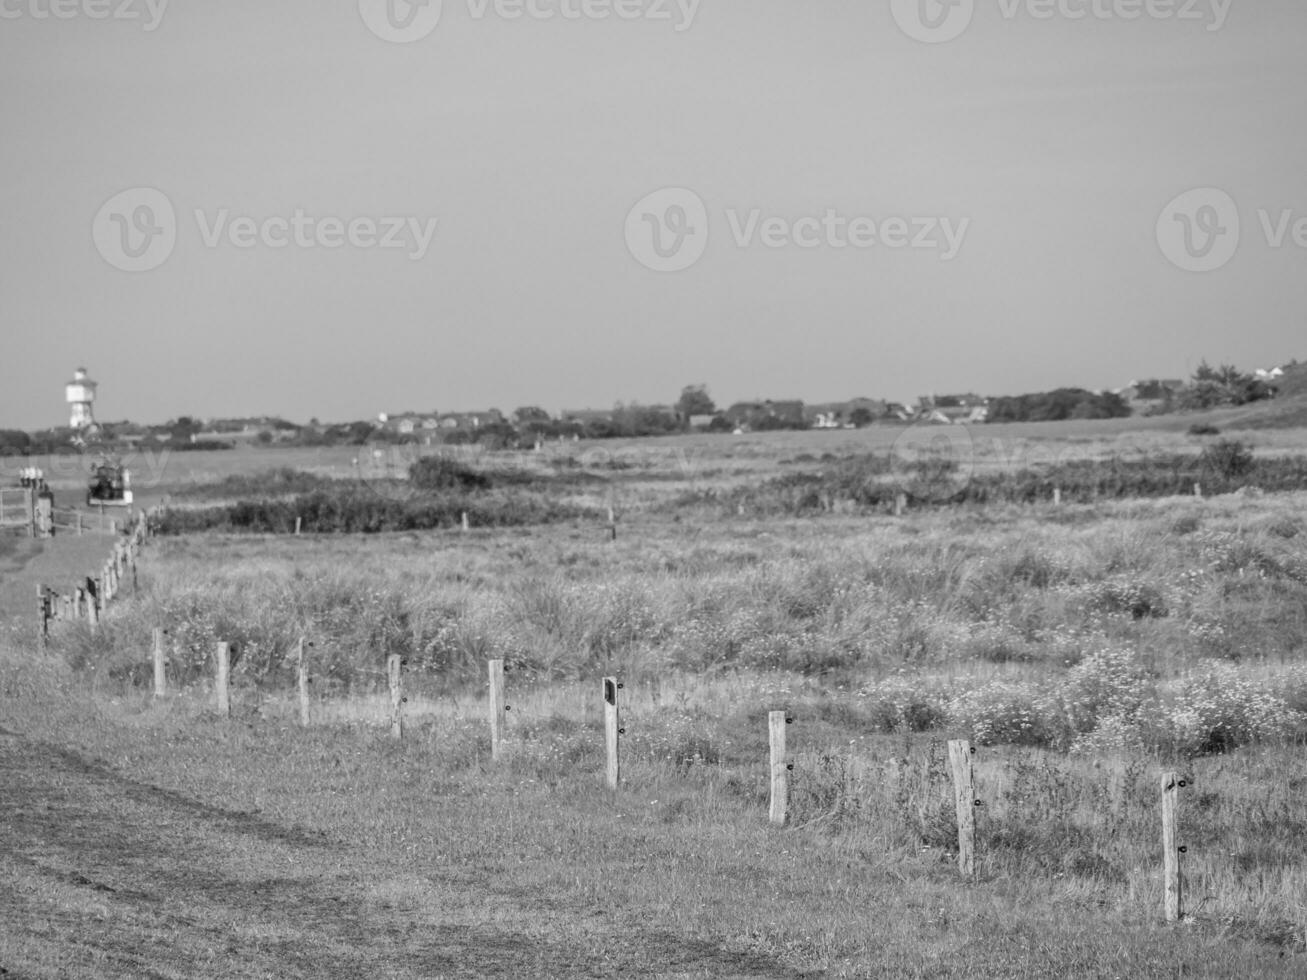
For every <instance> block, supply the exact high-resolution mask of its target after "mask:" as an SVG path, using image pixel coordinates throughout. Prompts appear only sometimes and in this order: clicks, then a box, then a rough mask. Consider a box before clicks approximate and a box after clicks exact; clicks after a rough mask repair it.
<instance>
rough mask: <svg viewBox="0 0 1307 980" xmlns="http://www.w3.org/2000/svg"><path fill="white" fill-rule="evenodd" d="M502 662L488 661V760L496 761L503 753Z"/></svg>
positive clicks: (503, 706) (504, 710)
mask: <svg viewBox="0 0 1307 980" xmlns="http://www.w3.org/2000/svg"><path fill="white" fill-rule="evenodd" d="M507 711H508V706H507V705H506V704H504V662H503V661H502V660H492V661H490V758H492V759H498V758H499V757H500V755H502V754H503V751H504V713H505V712H507Z"/></svg>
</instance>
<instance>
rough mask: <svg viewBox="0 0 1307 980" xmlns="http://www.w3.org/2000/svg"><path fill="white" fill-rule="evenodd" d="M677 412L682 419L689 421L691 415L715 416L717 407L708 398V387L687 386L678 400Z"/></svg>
mask: <svg viewBox="0 0 1307 980" xmlns="http://www.w3.org/2000/svg"><path fill="white" fill-rule="evenodd" d="M676 411H677V412H679V413H680V415H681V418H684V419H688V418H689V417H690V416H691V415H713V414H715V413H716V411H717V406H716V405H714V404H713V400H712V398H710V397H709V396H708V386H707V385H704V384H698V385H686V386H685V387H684V388H682V389H681V397H680V398H679V399H677V402H676Z"/></svg>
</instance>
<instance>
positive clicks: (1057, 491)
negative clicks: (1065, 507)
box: [1053, 487, 1062, 507]
mask: <svg viewBox="0 0 1307 980" xmlns="http://www.w3.org/2000/svg"><path fill="white" fill-rule="evenodd" d="M1053 506H1054V507H1061V506H1062V488H1061V487H1054V488H1053Z"/></svg>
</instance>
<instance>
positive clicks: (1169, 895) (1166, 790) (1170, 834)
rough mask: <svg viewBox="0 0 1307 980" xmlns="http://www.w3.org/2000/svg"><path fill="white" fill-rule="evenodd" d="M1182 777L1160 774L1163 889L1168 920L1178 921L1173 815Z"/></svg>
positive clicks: (1177, 856) (1177, 849)
mask: <svg viewBox="0 0 1307 980" xmlns="http://www.w3.org/2000/svg"><path fill="white" fill-rule="evenodd" d="M1183 785H1184V780H1183V779H1180V778H1179V777H1178V776H1177V775H1176V774H1175V773H1173V772H1168V773H1165V774H1164V775H1163V776H1162V890H1163V896H1164V897H1163V903H1164V906H1165V912H1166V921H1167V922H1178V921H1180V918H1181V917H1182V916H1183V915H1184V907H1183V903H1182V900H1181V898H1182V896H1181V894H1180V855H1181V854H1183V853H1184V848H1183V847H1177V846H1176V843H1175V816H1176V810H1177V804H1178V803H1179V802H1180V787H1182V786H1183Z"/></svg>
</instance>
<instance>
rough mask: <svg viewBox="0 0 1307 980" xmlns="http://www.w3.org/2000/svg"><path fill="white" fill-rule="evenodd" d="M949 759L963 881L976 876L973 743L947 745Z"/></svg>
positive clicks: (975, 805)
mask: <svg viewBox="0 0 1307 980" xmlns="http://www.w3.org/2000/svg"><path fill="white" fill-rule="evenodd" d="M948 759H949V764H950V766H951V767H952V769H953V798H954V801H955V802H956V804H957V811H958V870H959V871H961V872H962V875H963V877H965V878H970V877H971V876H972V875H974V874H975V873H976V807H977V806H978V805H979V803H980V801H979V800H977V799H976V787H975V784H974V782H973V781H972V772H971V743H970V742H967V741H963V740H955V741H951V742H949V743H948Z"/></svg>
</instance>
